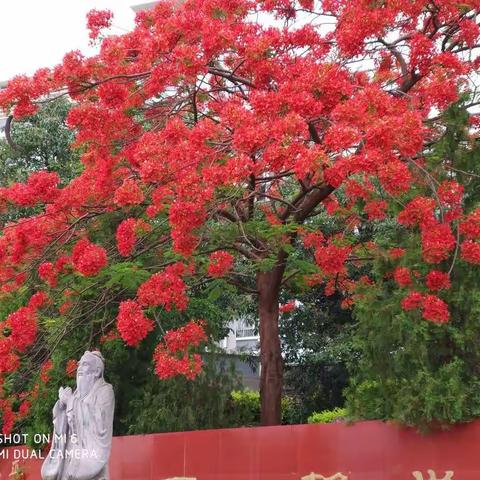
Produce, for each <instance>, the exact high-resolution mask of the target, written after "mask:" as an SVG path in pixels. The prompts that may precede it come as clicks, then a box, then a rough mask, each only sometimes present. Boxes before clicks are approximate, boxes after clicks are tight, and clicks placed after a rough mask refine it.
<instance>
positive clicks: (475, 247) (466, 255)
mask: <svg viewBox="0 0 480 480" xmlns="http://www.w3.org/2000/svg"><path fill="white" fill-rule="evenodd" d="M460 252H461V253H460V256H461V258H462V259H463V260H465V261H466V262H468V263H474V264H477V265H478V264H480V243H477V242H473V241H472V240H466V241H465V242H463V243H462V244H461V245H460Z"/></svg>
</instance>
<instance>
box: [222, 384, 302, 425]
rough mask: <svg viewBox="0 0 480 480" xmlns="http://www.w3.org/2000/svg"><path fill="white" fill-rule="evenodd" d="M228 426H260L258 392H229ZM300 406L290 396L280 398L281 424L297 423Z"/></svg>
mask: <svg viewBox="0 0 480 480" xmlns="http://www.w3.org/2000/svg"><path fill="white" fill-rule="evenodd" d="M231 399H232V405H231V411H230V414H229V417H230V426H232V427H252V426H258V425H260V392H258V391H255V390H250V389H244V390H234V391H232V392H231ZM300 411H301V405H300V403H299V401H298V400H297V399H296V398H295V397H292V396H290V395H284V396H283V398H282V424H294V423H299V418H300Z"/></svg>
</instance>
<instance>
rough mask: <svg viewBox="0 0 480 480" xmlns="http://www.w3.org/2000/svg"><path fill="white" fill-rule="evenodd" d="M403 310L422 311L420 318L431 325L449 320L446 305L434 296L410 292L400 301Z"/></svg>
mask: <svg viewBox="0 0 480 480" xmlns="http://www.w3.org/2000/svg"><path fill="white" fill-rule="evenodd" d="M402 308H403V309H404V310H407V311H408V310H418V309H420V308H421V309H422V316H423V318H424V319H425V320H429V321H430V322H433V323H446V322H448V320H449V317H450V314H449V312H448V306H447V304H446V303H445V302H444V301H443V300H441V299H440V298H438V297H437V296H436V295H422V294H421V293H419V292H415V291H412V292H410V293H409V294H408V295H407V296H406V297H405V298H404V299H403V300H402Z"/></svg>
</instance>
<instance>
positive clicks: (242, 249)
mask: <svg viewBox="0 0 480 480" xmlns="http://www.w3.org/2000/svg"><path fill="white" fill-rule="evenodd" d="M110 20H111V15H110V14H109V13H108V12H97V11H94V12H91V14H90V15H89V19H88V22H89V27H90V30H91V37H92V39H95V38H97V36H98V35H99V34H100V32H101V30H102V28H103V27H107V26H108V25H109V22H110ZM478 21H479V5H478V1H477V0H465V1H464V2H463V3H461V4H459V3H458V2H456V1H453V0H438V1H435V2H432V1H430V0H414V1H411V0H398V1H390V0H386V1H382V2H367V1H364V0H348V1H347V0H324V1H318V2H314V1H313V0H298V1H295V0H264V1H253V0H187V1H186V2H185V3H182V4H181V5H180V6H173V5H172V4H170V3H168V2H160V3H158V4H157V5H156V7H155V8H154V10H152V11H149V12H141V13H139V14H138V15H137V19H136V27H135V29H134V30H133V31H132V32H131V33H127V34H125V35H122V36H110V37H105V38H103V40H102V41H101V42H100V43H101V46H100V52H99V54H98V55H97V56H94V57H91V58H85V57H83V56H82V55H81V54H80V53H79V52H72V53H69V54H67V55H66V56H65V58H64V60H63V63H62V64H61V65H59V66H57V67H55V68H54V69H41V70H39V71H38V72H37V73H36V74H35V75H34V76H33V77H31V78H26V77H16V78H14V79H12V80H11V81H10V82H9V84H8V87H7V88H6V89H5V90H4V91H3V92H2V93H1V94H0V106H1V107H2V108H3V109H6V110H8V109H11V112H12V115H13V116H14V117H15V118H21V117H24V116H28V115H30V114H32V113H33V112H35V111H36V109H37V108H38V106H39V104H40V103H41V102H44V101H45V99H46V98H51V97H53V96H55V95H56V94H68V95H69V96H70V97H71V98H72V99H73V101H74V103H75V106H74V108H72V110H71V111H70V113H69V116H68V124H69V126H70V128H71V129H72V130H74V131H75V132H76V140H75V144H74V146H75V147H76V148H78V149H79V150H80V151H81V155H82V156H81V159H82V162H83V165H84V169H83V172H82V173H81V174H79V175H78V176H77V177H76V178H74V179H73V180H72V181H71V182H70V183H69V184H68V185H66V186H64V187H59V177H58V176H57V175H56V174H55V173H51V172H40V173H35V174H33V175H31V176H30V178H29V179H28V181H27V182H26V183H24V184H19V183H17V184H13V185H11V186H9V187H7V188H3V189H2V190H1V191H0V196H1V199H2V207H3V208H5V209H8V208H10V207H12V206H13V207H14V206H16V205H22V206H35V207H36V208H37V209H39V208H40V210H41V211H40V213H35V214H33V215H31V216H29V217H27V218H23V219H21V220H19V221H18V222H16V223H13V224H10V225H7V226H5V228H4V231H3V236H2V237H1V238H0V258H1V264H0V281H1V282H2V291H3V292H5V293H7V292H11V291H15V290H16V289H19V288H21V287H22V286H23V285H24V284H25V282H26V281H27V280H30V279H32V278H34V279H35V278H37V276H38V278H39V279H41V280H43V282H44V283H43V286H42V284H40V283H39V282H37V283H35V282H34V283H35V285H36V287H35V290H33V291H32V292H31V294H32V297H31V299H30V300H29V301H28V304H26V305H23V306H22V307H20V308H19V309H18V310H16V311H15V312H12V313H11V314H10V315H9V316H8V317H7V318H6V320H5V322H4V327H5V329H6V331H7V333H5V335H4V337H2V338H1V340H0V370H1V372H2V374H3V375H5V374H8V373H9V372H12V371H14V370H15V369H16V368H17V367H18V363H19V356H21V355H22V354H23V353H24V352H25V351H27V349H28V348H29V347H30V346H31V345H32V344H33V343H34V342H35V341H36V337H37V331H38V322H37V319H38V318H39V315H41V314H42V309H44V308H47V307H48V308H58V309H59V310H60V313H61V314H62V315H63V314H67V313H66V312H67V311H68V310H69V309H70V311H72V310H74V309H75V308H76V305H77V304H78V302H80V301H81V295H80V296H79V294H78V292H73V293H72V292H71V291H68V290H66V287H65V285H66V284H67V283H68V281H69V279H71V278H74V277H75V276H77V277H78V276H83V277H85V278H87V279H88V278H93V279H98V280H96V281H95V282H92V284H91V286H92V285H95V288H97V289H100V288H101V287H102V285H104V283H102V282H106V280H105V276H103V277H102V272H105V270H106V269H108V268H112V267H113V266H115V265H117V268H119V267H118V266H119V265H121V266H122V268H123V269H124V270H126V271H129V273H130V274H131V275H132V276H134V275H135V274H136V270H138V265H136V264H135V261H134V260H135V258H137V257H138V256H139V255H141V254H144V253H145V252H150V253H152V252H153V253H152V255H153V254H154V257H155V260H156V261H155V262H152V264H151V266H150V270H149V275H151V276H149V277H148V278H146V279H144V280H143V282H142V283H141V284H140V286H139V287H138V290H137V292H136V295H132V296H131V298H119V297H117V299H119V300H121V303H120V305H119V308H118V322H117V328H118V332H119V334H120V335H121V337H122V338H123V339H124V340H125V342H126V343H127V344H129V345H137V344H138V343H139V342H140V341H141V340H142V339H143V338H144V337H145V336H146V335H148V333H149V332H150V331H151V330H152V329H153V328H154V321H153V319H154V318H155V315H156V312H157V311H158V310H161V309H166V310H170V309H178V310H182V309H185V308H186V307H187V304H188V289H189V286H191V285H192V284H194V282H198V281H199V279H200V281H203V282H204V281H206V280H208V279H216V278H223V279H224V280H225V281H227V282H230V283H232V284H234V285H236V286H237V287H238V288H240V289H243V290H245V291H249V292H251V293H253V294H255V295H257V296H258V313H259V319H260V348H261V365H262V372H261V394H262V421H263V423H264V424H275V423H278V422H279V421H280V398H281V392H282V376H283V373H282V356H281V350H280V341H279V336H278V319H279V293H280V291H281V289H282V288H285V289H287V288H288V287H289V286H290V285H292V284H293V283H295V284H296V285H299V284H302V285H303V286H304V287H308V286H311V285H315V284H318V283H325V285H326V287H325V288H326V292H327V293H328V292H332V291H334V290H339V291H341V292H342V294H343V295H344V297H345V300H344V305H345V306H349V305H351V304H354V302H355V299H356V295H359V294H360V293H359V288H360V291H361V289H362V288H363V287H364V286H365V285H368V284H369V283H370V282H371V281H372V280H371V279H369V278H368V277H366V276H364V277H361V278H353V277H352V276H351V273H352V271H353V270H352V269H351V268H350V267H349V265H354V266H355V265H357V264H358V263H359V262H364V261H368V260H369V259H371V258H375V257H376V256H378V255H386V254H388V255H390V256H391V257H392V258H393V259H395V261H396V262H397V266H396V267H395V271H394V272H392V274H393V275H394V276H395V279H396V280H397V282H398V284H399V285H400V286H401V287H402V288H405V295H404V297H403V299H402V300H401V305H402V307H403V309H405V310H406V311H409V312H415V311H420V312H421V313H422V315H423V318H424V319H425V320H427V321H432V322H436V323H443V322H446V321H448V317H449V313H448V306H447V304H446V303H445V302H444V301H443V300H442V298H441V295H442V294H441V291H439V289H440V288H447V287H448V285H449V271H450V269H451V267H450V265H452V264H453V263H454V262H455V261H466V262H470V263H473V264H477V263H480V243H479V242H478V240H479V238H480V209H479V210H477V209H473V210H472V211H465V209H464V207H463V203H462V197H463V190H464V188H463V185H462V184H461V183H460V182H459V179H458V178H457V174H456V169H455V166H454V165H452V162H451V159H449V158H448V156H445V157H444V158H440V159H438V161H437V162H436V163H435V164H431V163H427V162H426V161H425V160H424V156H425V153H426V152H428V149H429V148H431V145H432V144H434V143H435V142H436V141H437V140H438V139H439V138H440V137H441V136H442V134H443V131H444V128H443V123H442V119H443V117H442V113H443V111H444V110H445V109H446V108H447V107H448V105H449V104H451V103H452V102H454V101H456V100H457V99H458V98H459V95H460V94H461V93H463V92H467V93H468V94H469V95H470V96H469V98H470V102H471V104H472V105H473V104H474V103H475V102H476V101H477V97H476V90H475V89H474V85H473V83H472V82H473V81H474V80H475V78H474V77H475V70H476V69H478V67H479V66H480V59H479V57H478V56H477V55H476V52H477V51H478V48H480V37H479V27H478ZM476 125H477V118H476V117H475V116H474V115H472V118H471V128H472V134H474V133H475V131H476V130H475V128H476ZM328 217H334V218H335V219H336V220H337V222H336V223H337V225H338V224H341V228H336V229H330V228H329V229H327V228H325V229H322V226H321V222H316V221H315V218H321V219H328ZM385 218H391V219H392V220H394V221H396V222H398V224H400V225H402V226H403V227H404V228H406V229H414V230H416V231H419V232H420V236H421V242H420V245H419V246H418V248H419V249H420V250H421V252H422V259H423V260H422V261H423V262H424V263H425V264H426V265H428V266H430V267H431V271H429V273H428V274H427V275H426V276H425V278H420V279H417V281H416V283H414V282H412V281H411V277H412V274H411V272H410V270H409V265H408V264H405V261H404V260H402V258H404V257H403V254H404V249H405V245H402V244H398V245H392V248H391V249H390V250H389V251H388V252H386V251H385V250H384V249H382V248H380V247H379V246H377V245H375V243H373V242H371V241H367V242H365V241H363V240H362V238H363V237H362V235H360V234H359V231H360V227H361V225H362V223H363V222H372V221H378V220H382V219H385ZM105 219H109V221H110V222H113V223H115V225H116V248H114V246H113V245H112V242H111V239H110V238H109V237H105V236H102V235H100V234H99V232H100V230H101V227H102V225H103V223H102V222H104V221H105ZM319 224H320V226H319ZM303 248H306V249H310V250H311V251H312V253H313V255H312V257H313V259H314V261H308V260H306V259H305V257H304V256H302V255H300V254H298V252H299V251H300V249H303ZM410 248H417V247H416V246H414V247H412V246H410ZM152 273H153V274H152ZM423 286H425V289H426V290H430V293H426V291H423V290H422V288H423ZM92 288H93V287H92ZM66 297H68V298H66ZM293 307H294V304H293V303H291V304H289V305H287V307H284V309H286V310H289V309H291V308H293ZM204 320H205V321H206V322H207V323H208V318H206V319H204ZM204 327H205V324H204V323H202V322H198V321H193V320H192V322H190V323H189V324H187V325H186V326H185V327H182V328H181V329H180V330H178V331H171V332H169V333H168V334H167V335H166V336H165V341H164V342H162V343H161V344H160V345H159V347H158V348H157V351H156V353H155V362H156V371H157V373H158V375H159V376H160V377H162V378H164V377H168V376H171V375H174V374H183V375H186V376H187V377H193V376H195V375H196V374H197V373H198V371H199V368H200V363H201V360H200V359H199V357H198V356H193V355H191V353H190V348H189V347H190V346H191V345H199V344H200V342H201V341H202V340H203V339H204V338H205V334H204ZM4 402H7V403H8V401H7V400H5V401H4Z"/></svg>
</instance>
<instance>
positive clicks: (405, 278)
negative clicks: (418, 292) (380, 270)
mask: <svg viewBox="0 0 480 480" xmlns="http://www.w3.org/2000/svg"><path fill="white" fill-rule="evenodd" d="M393 278H394V279H395V281H396V282H397V283H398V284H399V285H400V286H401V287H408V286H409V285H411V284H412V277H411V276H410V269H409V268H407V267H397V268H396V269H395V271H394V273H393Z"/></svg>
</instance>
